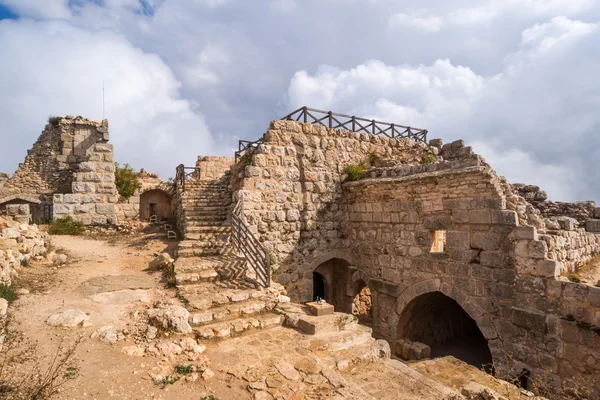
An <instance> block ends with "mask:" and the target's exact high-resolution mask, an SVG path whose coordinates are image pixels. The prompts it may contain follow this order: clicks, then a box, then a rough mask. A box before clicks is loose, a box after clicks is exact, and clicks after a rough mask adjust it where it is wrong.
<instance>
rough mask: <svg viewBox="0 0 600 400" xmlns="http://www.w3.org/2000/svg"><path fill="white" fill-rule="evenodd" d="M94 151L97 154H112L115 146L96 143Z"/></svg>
mask: <svg viewBox="0 0 600 400" xmlns="http://www.w3.org/2000/svg"><path fill="white" fill-rule="evenodd" d="M94 151H95V152H96V153H112V152H113V145H112V144H108V143H96V144H95V145H94Z"/></svg>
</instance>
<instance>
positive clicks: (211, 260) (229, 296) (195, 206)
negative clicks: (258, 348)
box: [174, 175, 289, 339]
mask: <svg viewBox="0 0 600 400" xmlns="http://www.w3.org/2000/svg"><path fill="white" fill-rule="evenodd" d="M228 182H229V176H228V175H225V177H224V178H222V179H220V180H189V181H186V187H185V192H184V193H183V195H182V198H181V202H182V206H183V214H182V215H183V221H182V224H181V225H182V227H183V232H182V234H183V240H182V241H181V242H180V243H179V247H178V250H177V260H176V261H175V265H174V274H175V282H176V284H177V287H178V291H179V297H180V298H181V299H182V300H183V301H184V303H185V304H186V307H187V309H188V310H189V311H190V318H189V323H190V325H191V326H192V327H193V328H194V331H195V332H196V335H197V336H198V337H199V338H202V339H224V338H229V337H233V336H237V335H240V334H242V333H245V332H249V331H253V330H257V329H266V328H270V327H273V326H279V325H281V324H282V323H283V317H282V315H279V314H277V313H274V312H273V310H274V309H275V307H277V306H278V304H280V303H286V302H289V298H287V297H286V296H284V295H285V289H284V288H283V287H282V286H281V285H278V284H272V285H271V287H269V288H262V287H260V286H259V285H258V284H257V283H256V282H255V281H253V280H251V279H249V278H248V276H247V269H248V266H247V261H246V259H245V258H244V257H240V256H238V255H237V254H236V252H235V249H234V248H233V246H232V244H231V240H230V235H231V232H232V228H231V226H230V224H229V215H230V213H231V209H232V204H231V198H232V194H231V190H230V188H229V185H228Z"/></svg>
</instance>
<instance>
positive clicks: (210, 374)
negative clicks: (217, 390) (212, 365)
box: [202, 368, 215, 381]
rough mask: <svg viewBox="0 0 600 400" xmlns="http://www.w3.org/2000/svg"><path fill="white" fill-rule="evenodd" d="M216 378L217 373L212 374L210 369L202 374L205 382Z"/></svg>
mask: <svg viewBox="0 0 600 400" xmlns="http://www.w3.org/2000/svg"><path fill="white" fill-rule="evenodd" d="M214 376H215V373H214V372H212V371H211V370H210V369H208V368H206V369H205V370H204V372H202V379H203V380H205V381H208V380H210V379H212V378H214Z"/></svg>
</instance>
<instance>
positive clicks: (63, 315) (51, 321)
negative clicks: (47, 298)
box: [46, 309, 90, 328]
mask: <svg viewBox="0 0 600 400" xmlns="http://www.w3.org/2000/svg"><path fill="white" fill-rule="evenodd" d="M89 320H90V317H89V316H88V315H87V314H86V313H84V312H83V311H81V310H76V309H69V310H64V311H61V312H60V313H58V314H54V315H51V316H50V317H48V319H47V320H46V323H47V324H48V325H50V326H62V327H67V328H74V327H76V326H85V325H86V324H87V323H88V322H89Z"/></svg>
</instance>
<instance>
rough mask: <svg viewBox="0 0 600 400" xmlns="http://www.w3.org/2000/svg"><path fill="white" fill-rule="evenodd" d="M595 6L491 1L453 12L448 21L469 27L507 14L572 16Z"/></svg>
mask: <svg viewBox="0 0 600 400" xmlns="http://www.w3.org/2000/svg"><path fill="white" fill-rule="evenodd" d="M593 5H594V3H593V0H489V1H488V2H487V3H485V4H483V5H477V6H475V7H465V8H460V9H458V10H454V11H451V12H449V13H448V15H447V16H446V19H447V21H448V22H450V23H453V24H458V25H469V24H483V23H487V22H490V21H492V20H493V19H495V18H498V17H500V16H502V15H506V14H513V15H522V16H526V15H539V16H547V15H556V14H562V15H565V16H571V15H576V14H579V13H581V12H583V11H585V10H587V9H589V8H591V7H592V6H593Z"/></svg>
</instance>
